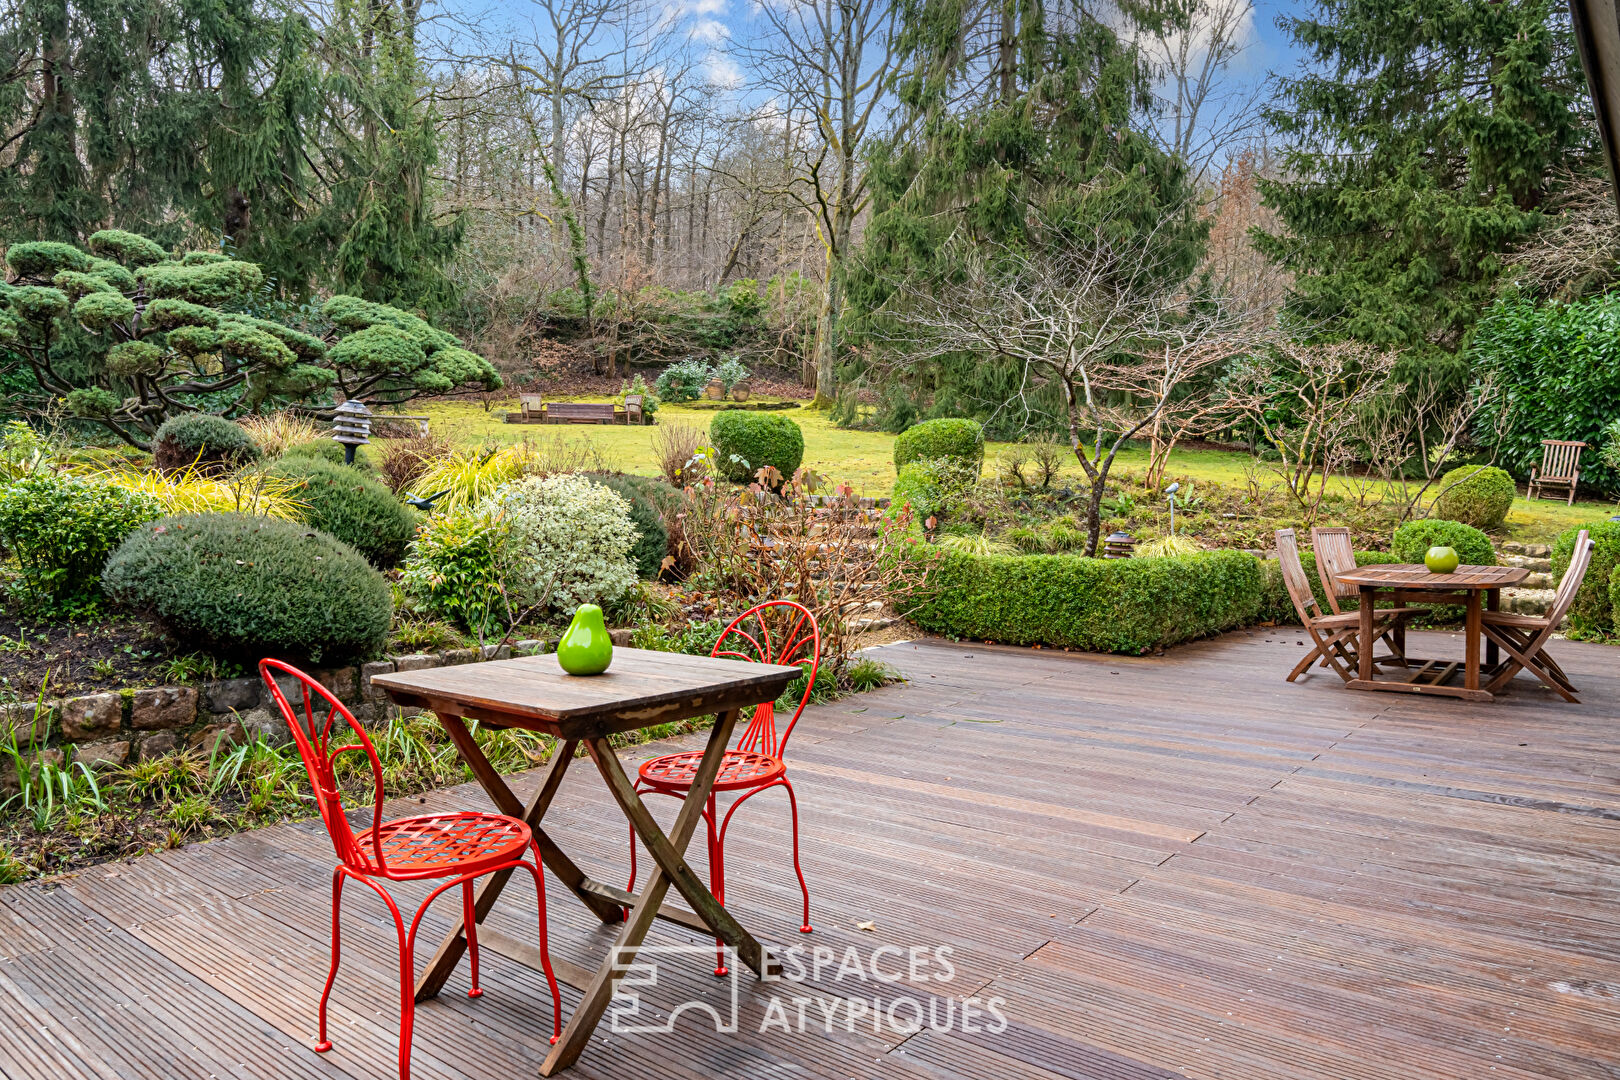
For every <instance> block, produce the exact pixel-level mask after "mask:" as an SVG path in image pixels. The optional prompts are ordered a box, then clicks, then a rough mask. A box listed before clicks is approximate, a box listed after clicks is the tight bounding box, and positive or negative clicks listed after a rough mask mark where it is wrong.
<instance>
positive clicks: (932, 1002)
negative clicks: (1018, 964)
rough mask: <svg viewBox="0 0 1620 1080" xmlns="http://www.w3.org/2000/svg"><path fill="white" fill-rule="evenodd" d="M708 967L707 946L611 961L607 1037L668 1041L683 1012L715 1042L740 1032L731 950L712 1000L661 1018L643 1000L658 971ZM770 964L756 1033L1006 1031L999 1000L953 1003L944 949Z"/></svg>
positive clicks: (784, 954) (792, 952) (782, 955)
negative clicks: (704, 1023)
mask: <svg viewBox="0 0 1620 1080" xmlns="http://www.w3.org/2000/svg"><path fill="white" fill-rule="evenodd" d="M714 957H715V952H714V946H713V945H710V944H701V945H698V944H694V945H657V946H654V945H645V946H643V947H642V948H641V949H640V950H639V951H637V952H636V954H635V955H634V956H633V957H632V956H627V955H624V953H622V952H621V953H617V954H615V956H614V971H615V973H616V975H617V976H618V978H617V981H616V983H615V987H614V994H613V1000H612V1002H611V1004H610V1012H609V1019H610V1021H611V1024H612V1028H613V1030H614V1031H615V1032H620V1033H623V1034H657V1033H663V1032H670V1031H673V1030H674V1029H675V1024H676V1022H677V1021H678V1020H679V1019H680V1017H681V1016H682V1015H683V1014H686V1013H688V1012H690V1013H693V1014H695V1015H696V1016H707V1017H708V1022H710V1023H712V1025H713V1027H714V1030H715V1031H716V1032H719V1033H721V1034H732V1033H735V1032H737V1031H738V1030H740V1027H741V1024H740V1019H739V1000H740V990H739V986H738V974H737V971H738V965H737V963H736V958H735V957H734V956H733V954H732V951H731V950H730V949H726V950H725V966H726V968H727V969H728V971H729V974H728V975H727V977H726V982H725V983H724V984H723V985H722V984H718V983H717V984H715V992H714V993H713V994H708V995H705V997H704V998H703V999H702V1000H699V999H695V998H693V999H688V1000H684V1001H680V1002H678V1003H677V1004H675V1005H674V1006H673V1007H671V1008H670V1010H669V1013H668V1015H667V1016H665V1017H663V1018H659V1017H658V1016H657V1015H656V1013H655V1011H654V1009H653V1007H652V1006H651V1005H650V1004H649V1003H648V1002H647V1001H646V1000H645V997H646V996H652V992H653V991H654V989H655V988H656V987H657V986H658V985H659V982H658V976H659V970H660V968H661V966H662V965H663V964H665V963H669V964H679V965H683V966H685V967H692V966H695V965H701V967H698V970H704V969H710V970H712V965H713V962H714ZM772 958H773V960H775V961H776V963H775V964H774V965H773V971H772V973H771V974H768V975H767V976H766V977H765V978H764V980H763V983H764V984H765V986H767V987H773V984H774V988H773V989H772V990H771V992H769V993H767V994H765V995H764V996H763V997H762V998H761V999H760V1002H761V1004H762V1005H763V1007H764V1012H763V1015H762V1018H761V1019H760V1021H759V1025H758V1030H759V1031H760V1032H761V1033H763V1032H767V1031H773V1030H780V1031H784V1032H789V1033H793V1032H797V1033H801V1034H802V1033H804V1032H806V1031H810V1030H814V1029H819V1030H822V1031H825V1032H828V1033H831V1032H833V1031H845V1032H855V1031H857V1030H859V1031H865V1030H867V1029H868V1028H870V1030H871V1031H872V1033H873V1034H874V1035H889V1034H892V1035H901V1036H905V1035H915V1034H917V1033H918V1032H920V1031H924V1030H928V1029H932V1030H934V1031H938V1032H957V1033H961V1034H969V1035H972V1034H988V1035H997V1034H1000V1033H1001V1032H1003V1031H1006V1030H1007V1027H1008V1021H1007V1015H1006V1013H1005V1011H1004V1008H1005V1006H1006V1004H1007V1002H1006V999H1005V998H1001V997H979V996H977V995H974V996H969V997H962V998H959V997H956V996H954V995H952V993H951V989H950V985H949V984H950V983H951V982H952V981H953V980H955V978H956V966H955V965H954V964H953V963H952V962H951V947H950V946H949V945H940V946H937V947H932V948H929V947H923V946H915V947H912V948H909V949H903V948H901V947H899V946H897V945H879V946H878V947H877V948H875V949H872V950H870V951H868V952H865V953H862V952H861V950H859V949H857V948H856V947H854V946H850V947H849V948H848V949H846V950H844V952H842V953H839V952H837V951H836V950H834V949H831V948H829V947H827V946H825V945H820V946H817V947H815V948H813V949H809V948H805V947H804V946H801V945H795V946H792V947H791V948H788V949H785V950H781V951H773V953H772ZM644 995H645V996H644Z"/></svg>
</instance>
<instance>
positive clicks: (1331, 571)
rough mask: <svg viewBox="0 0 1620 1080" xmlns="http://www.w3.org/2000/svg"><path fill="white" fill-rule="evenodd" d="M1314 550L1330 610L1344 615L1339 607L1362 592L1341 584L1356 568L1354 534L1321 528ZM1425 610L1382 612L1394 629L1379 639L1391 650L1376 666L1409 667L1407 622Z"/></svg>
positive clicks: (1341, 528) (1314, 531) (1376, 659)
mask: <svg viewBox="0 0 1620 1080" xmlns="http://www.w3.org/2000/svg"><path fill="white" fill-rule="evenodd" d="M1311 547H1312V549H1313V550H1314V551H1315V552H1316V576H1317V577H1318V578H1320V579H1321V581H1322V592H1323V593H1324V594H1325V595H1326V596H1327V602H1328V606H1329V607H1330V608H1332V609H1333V614H1335V615H1343V614H1344V609H1343V608H1341V607H1340V606H1339V601H1340V600H1344V599H1347V598H1349V597H1352V596H1355V595H1357V594H1358V593H1359V592H1360V590H1359V589H1357V588H1356V587H1355V586H1354V585H1345V584H1343V583H1342V582H1340V581H1339V575H1340V574H1347V573H1349V572H1350V571H1352V570H1354V569H1355V568H1356V549H1355V545H1354V544H1353V543H1352V542H1351V540H1350V530H1349V529H1347V528H1345V527H1344V526H1342V525H1340V526H1335V527H1333V528H1324V527H1322V526H1317V527H1315V528H1313V529H1311ZM1424 610H1426V609H1424V608H1410V607H1400V608H1381V609H1380V610H1379V612H1378V614H1379V616H1380V617H1382V618H1387V619H1389V620H1390V621H1391V623H1392V624H1393V625H1391V626H1390V628H1389V629H1388V630H1385V631H1384V632H1383V633H1382V634H1381V635H1379V640H1380V641H1382V642H1384V643H1385V644H1386V645H1388V646H1389V654H1388V655H1387V656H1379V657H1374V658H1373V663H1375V664H1382V663H1398V664H1404V663H1406V627H1405V625H1404V620H1406V619H1409V618H1411V617H1412V616H1413V615H1416V614H1418V613H1419V612H1421V611H1424ZM1323 663H1324V664H1326V663H1327V661H1326V660H1324V661H1323Z"/></svg>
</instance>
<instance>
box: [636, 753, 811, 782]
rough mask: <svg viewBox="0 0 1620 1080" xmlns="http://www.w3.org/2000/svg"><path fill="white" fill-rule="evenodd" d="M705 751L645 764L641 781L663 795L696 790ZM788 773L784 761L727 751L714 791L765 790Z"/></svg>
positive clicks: (673, 756) (645, 762)
mask: <svg viewBox="0 0 1620 1080" xmlns="http://www.w3.org/2000/svg"><path fill="white" fill-rule="evenodd" d="M702 760H703V753H702V751H697V750H694V751H692V752H691V753H687V754H666V755H665V756H663V757H656V758H653V759H652V760H651V761H644V762H642V764H641V774H640V775H641V779H642V780H643V781H645V782H646V783H647V785H648V786H650V787H653V788H657V789H659V790H661V791H672V790H673V791H678V790H681V789H683V788H689V787H691V786H692V778H693V777H695V776H696V775H697V770H698V764H699V763H700V762H702ZM785 772H787V765H785V764H784V763H783V762H782V759H781V758H774V757H770V756H768V755H766V754H756V753H754V752H752V751H749V750H727V751H726V754H725V757H723V758H722V759H721V760H720V774H719V776H717V777H716V778H715V781H714V790H716V791H732V790H735V789H737V788H748V787H763V786H765V785H766V784H768V783H770V782H771V781H772V780H775V779H777V778H778V777H780V776H781V775H782V774H783V773H785Z"/></svg>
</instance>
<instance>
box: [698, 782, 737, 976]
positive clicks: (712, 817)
mask: <svg viewBox="0 0 1620 1080" xmlns="http://www.w3.org/2000/svg"><path fill="white" fill-rule="evenodd" d="M703 821H704V823H705V825H706V826H707V827H708V830H709V834H708V839H709V891H710V892H712V893H713V894H714V898H715V899H716V900H718V901H720V903H721V904H724V903H725V902H726V856H725V852H724V851H723V850H722V848H721V839H720V834H719V832H718V831H717V823H718V821H719V817H718V815H717V813H716V808H715V802H714V795H713V793H712V792H711V793H710V795H709V801H708V805H707V807H706V808H705V809H704V811H703ZM714 973H715V975H716V976H725V975H729V974H731V971H730V969H729V968H727V967H726V943H725V942H724V941H721V940H720V939H719V938H715V939H714Z"/></svg>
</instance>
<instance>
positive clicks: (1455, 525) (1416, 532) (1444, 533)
mask: <svg viewBox="0 0 1620 1080" xmlns="http://www.w3.org/2000/svg"><path fill="white" fill-rule="evenodd" d="M1389 547H1390V550H1391V551H1392V552H1393V553H1394V555H1395V561H1396V562H1400V563H1420V562H1422V561H1423V556H1424V555H1426V554H1428V551H1429V549H1430V548H1432V547H1449V548H1456V549H1457V557H1458V558H1460V559H1461V560H1462V561H1463V563H1464V564H1466V565H1468V566H1495V565H1496V549H1495V548H1493V547H1491V538H1490V537H1488V536H1486V535H1485V534H1484V533H1482V532H1480V531H1479V530H1478V529H1476V528H1474V527H1473V526H1472V525H1464V524H1463V523H1462V522H1460V521H1442V520H1441V519H1439V518H1424V519H1423V520H1421V521H1408V522H1407V523H1406V524H1404V525H1402V526H1401V527H1400V528H1398V529H1396V530H1395V535H1394V536H1393V537H1391V538H1390V544H1389Z"/></svg>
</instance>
